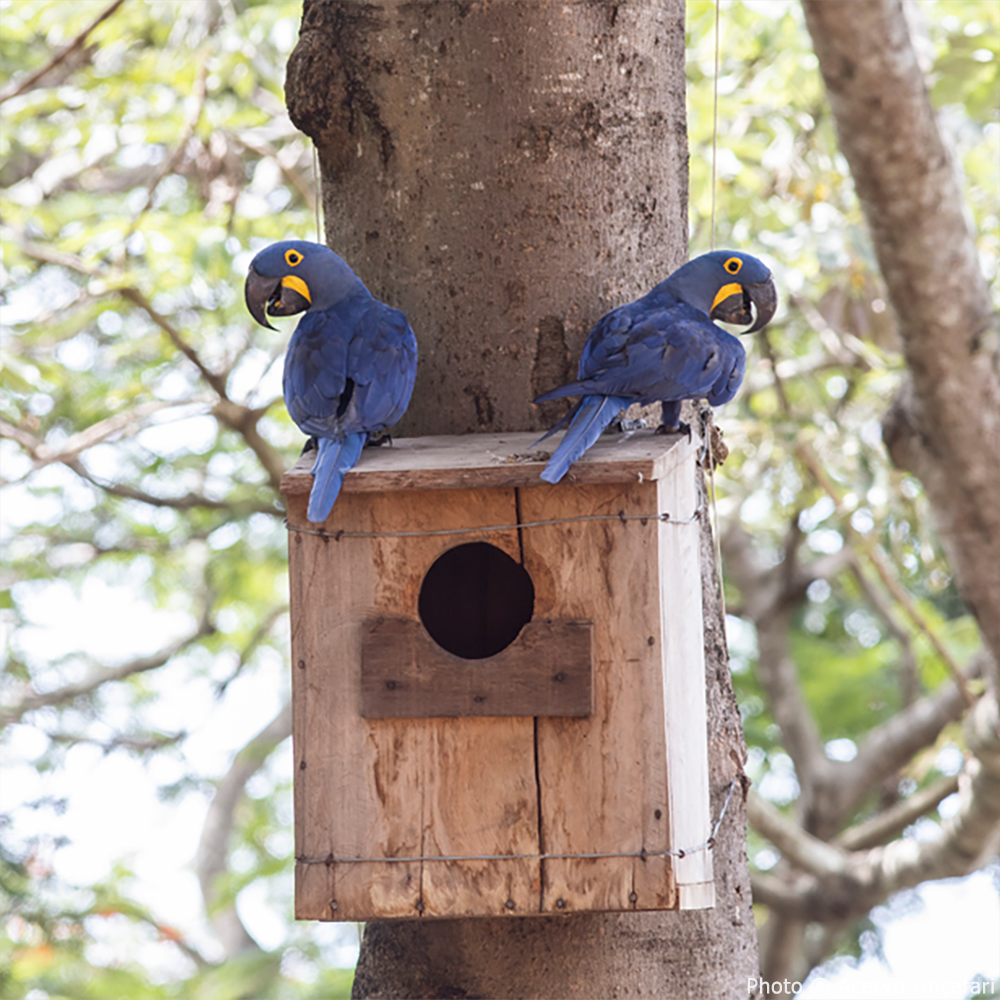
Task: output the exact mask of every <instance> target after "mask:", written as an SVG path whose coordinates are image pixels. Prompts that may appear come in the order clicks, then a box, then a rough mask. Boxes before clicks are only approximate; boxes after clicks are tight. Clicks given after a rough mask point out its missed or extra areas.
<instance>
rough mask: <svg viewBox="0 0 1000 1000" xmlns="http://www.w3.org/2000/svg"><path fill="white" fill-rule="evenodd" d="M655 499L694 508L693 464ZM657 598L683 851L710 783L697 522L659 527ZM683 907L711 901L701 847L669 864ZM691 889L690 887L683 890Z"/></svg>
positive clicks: (706, 806) (696, 831)
mask: <svg viewBox="0 0 1000 1000" xmlns="http://www.w3.org/2000/svg"><path fill="white" fill-rule="evenodd" d="M657 491H658V501H657V502H658V504H659V505H660V507H661V508H662V509H664V510H671V511H677V515H678V518H679V519H682V518H686V517H690V516H691V515H692V514H693V513H694V512H695V511H696V510H697V507H698V494H697V488H696V484H695V472H694V467H693V462H692V464H691V466H690V467H689V468H684V469H682V470H680V474H677V475H673V476H668V477H666V478H664V479H662V480H660V481H659V482H658V483H657ZM656 532H657V544H658V549H659V563H660V566H661V574H660V600H661V606H662V615H663V620H664V621H665V622H667V623H669V628H668V629H667V630H666V633H665V641H664V644H663V648H662V653H663V677H664V683H663V707H664V720H665V724H666V751H667V767H668V775H667V790H668V799H669V808H670V846H671V847H672V848H673V849H674V850H687V849H688V848H691V847H695V846H697V845H700V844H703V843H704V842H705V841H706V840H707V839H708V837H709V835H710V833H711V803H710V802H709V785H708V731H707V730H708V720H707V709H706V705H705V646H704V622H703V617H702V601H701V528H700V526H699V524H698V522H697V521H695V522H693V523H691V524H674V525H671V524H664V523H660V524H658V525H657V529H656ZM674 871H675V876H676V879H677V885H678V890H679V892H680V895H679V900H678V905H679V906H680V908H681V909H701V908H703V907H706V906H713V905H714V880H713V875H712V852H711V851H706V850H701V851H695V852H693V853H688V854H686V855H685V857H683V858H677V859H676V860H675V864H674ZM685 887H690V888H685Z"/></svg>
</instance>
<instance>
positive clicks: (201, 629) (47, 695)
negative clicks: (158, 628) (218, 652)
mask: <svg viewBox="0 0 1000 1000" xmlns="http://www.w3.org/2000/svg"><path fill="white" fill-rule="evenodd" d="M214 631H215V626H214V625H213V624H212V623H211V621H210V620H209V617H208V612H207V609H206V611H205V613H204V614H203V615H202V619H201V621H200V622H199V623H198V626H197V628H195V629H194V630H193V631H192V632H191V633H189V634H188V635H186V636H183V637H182V638H180V639H177V640H176V641H175V642H172V643H170V644H169V645H167V646H164V647H163V649H161V650H160V651H159V652H157V653H153V654H152V655H151V656H140V657H137V658H136V659H134V660H129V661H128V662H127V663H123V664H121V666H118V667H105V668H103V669H99V670H95V671H93V672H92V673H91V675H90V676H89V677H86V678H84V679H83V680H82V681H76V682H75V683H73V684H66V685H64V686H63V687H60V688H56V689H55V690H54V691H43V692H34V691H33V692H32V693H31V694H28V695H25V696H24V697H23V698H21V699H20V701H17V702H15V703H14V704H13V705H11V706H10V707H9V708H6V709H0V729H2V728H3V727H4V726H8V725H10V724H11V723H13V722H19V721H20V720H21V718H22V717H23V716H24V715H25V714H26V713H28V712H34V711H35V710H36V709H39V708H44V707H45V706H47V705H62V704H65V703H66V702H68V701H75V700H76V699H77V698H81V697H83V696H84V695H87V694H90V693H91V692H93V691H96V690H97V689H98V688H99V687H101V686H102V685H104V684H107V683H109V682H110V681H121V680H124V679H125V678H126V677H131V676H132V675H133V674H142V673H146V672H147V671H149V670H155V669H156V668H157V667H162V666H163V665H164V664H165V663H166V662H168V661H169V660H170V659H171V658H172V657H174V656H176V655H177V654H178V653H179V652H180V651H181V650H182V649H185V648H186V647H188V646H190V645H191V644H192V643H195V642H197V641H198V640H199V639H204V638H205V637H206V636H208V635H211V634H212V633H213V632H214Z"/></svg>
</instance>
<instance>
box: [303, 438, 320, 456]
mask: <svg viewBox="0 0 1000 1000" xmlns="http://www.w3.org/2000/svg"><path fill="white" fill-rule="evenodd" d="M318 447H319V440H318V439H317V438H316V436H315V435H313V436H312V437H310V438H308V439H307V440H306V443H305V444H304V445H303V446H302V452H301V454H300V455H299V458H301V457H302V455H308V454H309V452H311V451H315V450H316V449H317V448H318Z"/></svg>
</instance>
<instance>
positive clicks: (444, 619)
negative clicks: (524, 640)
mask: <svg viewBox="0 0 1000 1000" xmlns="http://www.w3.org/2000/svg"><path fill="white" fill-rule="evenodd" d="M534 608H535V585H534V584H533V583H532V582H531V577H530V576H529V575H528V571H527V570H526V569H525V568H524V567H523V566H521V565H520V564H519V563H516V562H515V561H514V560H513V559H511V557H510V556H509V555H507V553H506V552H504V551H502V550H501V549H498V548H497V547H496V546H495V545H490V544H488V543H487V542H469V543H468V544H467V545H458V546H456V547H455V548H453V549H449V550H448V551H447V552H445V553H443V554H442V555H440V556H439V557H438V558H437V559H436V560H435V562H434V565H433V566H431V568H430V569H429V570H428V571H427V575H426V576H425V577H424V582H423V583H422V584H421V586H420V598H419V600H418V601H417V611H418V612H419V614H420V620H421V621H422V622H423V623H424V628H425V629H427V631H428V633H429V634H430V636H431V638H432V639H433V640H434V641H435V642H436V643H437V644H438V645H439V646H441V647H443V648H444V649H447V650H448V652H449V653H454V654H455V655H456V656H461V657H463V658H464V659H466V660H481V659H483V658H484V657H487V656H493V655H495V654H496V653H499V652H500V651H501V650H503V649H506V648H507V647H508V646H509V645H510V644H511V643H512V642H513V641H514V640H515V639H516V638H517V637H518V634H519V633H520V631H521V629H522V628H524V626H525V625H526V624H527V623H528V622H530V621H531V615H532V612H533V611H534Z"/></svg>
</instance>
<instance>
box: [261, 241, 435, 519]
mask: <svg viewBox="0 0 1000 1000" xmlns="http://www.w3.org/2000/svg"><path fill="white" fill-rule="evenodd" d="M245 293H246V302H247V308H248V309H249V310H250V314H251V315H252V316H253V318H254V319H255V320H257V322H258V323H260V324H261V325H262V326H266V327H268V328H269V329H272V330H273V329H274V327H273V326H271V324H270V323H269V322H268V321H267V316H269V315H270V316H292V315H294V314H295V313H301V312H304V313H305V315H304V316H303V317H302V319H301V320H299V325H298V326H297V327H296V328H295V333H294V334H293V335H292V339H291V342H290V343H289V345H288V353H287V354H286V356H285V375H284V381H283V389H284V396H285V405H286V406H287V407H288V412H289V414H290V416H291V418H292V420H294V421H295V423H296V424H298V426H299V428H300V429H301V430H302V431H303V432H304V433H306V434H309V435H311V436H312V437H313V438H315V441H316V446H317V454H316V461H315V463H314V464H313V467H312V474H313V486H312V490H311V492H310V494H309V508H308V515H307V516H308V518H309V520H310V521H312V522H313V523H316V524H319V523H322V522H323V521H325V520H326V519H327V517H329V515H330V511H331V510H332V509H333V504H334V501H335V500H336V499H337V494H338V493H339V492H340V487H341V485H342V484H343V482H344V476H345V475H346V474H347V472H348V471H349V470H350V469H351V468H353V466H354V465H355V463H356V462H357V461H358V458H359V457H360V455H361V449H362V448H363V447H364V446H365V442H366V441H367V440H368V435H369V434H370V433H372V432H373V431H380V430H384V429H385V428H386V427H391V426H392V425H393V424H394V423H396V421H397V420H399V418H400V417H401V416H402V415H403V413H404V412H405V411H406V407H407V406H408V405H409V403H410V396H411V395H412V394H413V380H414V378H415V377H416V374H417V338H416V337H415V336H414V335H413V330H412V329H411V328H410V324H409V323H408V322H407V319H406V316H404V315H403V313H401V312H400V311H399V310H398V309H393V308H392V307H391V306H387V305H386V304H385V303H384V302H379V300H378V299H376V298H375V297H374V296H373V295H372V294H371V292H369V291H368V289H367V288H365V286H364V284H363V283H362V281H361V279H360V278H359V277H358V276H357V275H356V274H355V273H354V272H353V271H352V270H351V269H350V268H349V267H348V266H347V264H345V263H344V261H343V260H341V258H340V257H338V256H337V255H336V254H335V253H334V252H333V251H332V250H330V249H329V248H327V247H325V246H323V245H321V244H319V243H310V242H307V241H305V240H286V241H284V242H282V243H275V244H273V245H272V246H269V247H267V248H266V249H265V250H261V252H260V253H259V254H257V256H256V257H254V259H253V261H252V262H251V264H250V273H249V275H248V276H247V280H246V286H245Z"/></svg>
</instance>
